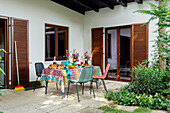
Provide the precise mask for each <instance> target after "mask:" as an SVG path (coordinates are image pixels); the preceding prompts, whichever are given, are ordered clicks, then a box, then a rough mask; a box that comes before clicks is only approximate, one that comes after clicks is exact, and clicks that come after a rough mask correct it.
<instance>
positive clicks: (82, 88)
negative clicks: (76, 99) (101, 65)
mask: <svg viewBox="0 0 170 113" xmlns="http://www.w3.org/2000/svg"><path fill="white" fill-rule="evenodd" d="M83 94H84V83H82V95H83Z"/></svg>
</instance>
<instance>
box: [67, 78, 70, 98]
mask: <svg viewBox="0 0 170 113" xmlns="http://www.w3.org/2000/svg"><path fill="white" fill-rule="evenodd" d="M69 88H70V81H68V89H67V98H68V93H69Z"/></svg>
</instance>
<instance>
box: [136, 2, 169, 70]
mask: <svg viewBox="0 0 170 113" xmlns="http://www.w3.org/2000/svg"><path fill="white" fill-rule="evenodd" d="M146 3H147V4H148V5H149V6H150V7H151V10H137V11H135V12H138V13H142V14H147V15H151V18H150V19H149V20H148V22H147V23H146V24H148V23H150V22H151V21H153V20H156V19H159V21H158V22H157V23H156V25H157V26H158V29H157V30H156V31H155V32H158V33H159V36H158V37H157V39H156V40H155V44H154V46H153V47H154V49H155V50H154V54H153V55H152V56H153V65H155V64H156V65H157V66H158V64H157V63H158V62H159V57H163V60H164V59H166V61H167V63H166V65H167V70H168V71H170V66H169V65H170V35H169V34H168V33H169V32H170V31H167V32H165V33H164V32H162V31H161V30H162V29H163V28H168V27H170V7H168V5H167V4H168V3H167V0H163V2H162V5H161V6H160V7H159V6H156V5H155V4H153V3H148V2H146ZM146 24H144V25H146ZM160 43H163V47H160V46H158V45H159V44H160ZM162 53H163V54H162Z"/></svg>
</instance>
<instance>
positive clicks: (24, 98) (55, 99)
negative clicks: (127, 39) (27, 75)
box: [0, 80, 166, 113]
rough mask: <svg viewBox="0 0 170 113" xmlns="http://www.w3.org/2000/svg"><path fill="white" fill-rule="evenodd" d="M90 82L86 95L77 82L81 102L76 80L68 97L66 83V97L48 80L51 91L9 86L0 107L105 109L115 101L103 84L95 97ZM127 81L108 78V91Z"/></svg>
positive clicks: (48, 112) (25, 112)
mask: <svg viewBox="0 0 170 113" xmlns="http://www.w3.org/2000/svg"><path fill="white" fill-rule="evenodd" d="M89 85H90V84H88V83H87V84H85V88H84V95H82V90H81V86H80V85H79V86H78V89H79V96H80V102H78V101H77V93H76V87H75V84H71V87H70V91H69V96H68V98H67V95H66V92H67V87H65V93H64V96H65V97H64V98H63V99H62V96H61V90H60V88H59V89H58V90H57V89H56V84H55V83H49V87H48V93H47V95H45V88H38V89H36V90H35V92H33V90H28V91H18V92H14V91H13V90H9V89H8V90H7V92H6V93H3V94H2V96H0V99H1V101H0V111H3V112H4V113H60V112H64V113H102V111H101V110H100V109H98V108H100V107H102V106H104V105H107V104H109V103H112V101H108V100H107V99H104V94H105V90H104V88H103V86H101V87H99V89H96V84H95V83H94V84H93V86H94V90H95V95H96V98H94V97H93V92H92V93H91V95H90V90H89ZM125 85H127V83H126V82H116V81H110V80H106V86H107V89H108V91H117V89H119V88H120V87H121V86H125ZM136 108H137V107H129V106H120V105H116V109H121V110H127V111H130V112H132V111H134V109H136ZM152 113H166V112H164V111H161V110H153V111H152Z"/></svg>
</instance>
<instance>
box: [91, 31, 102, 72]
mask: <svg viewBox="0 0 170 113" xmlns="http://www.w3.org/2000/svg"><path fill="white" fill-rule="evenodd" d="M92 65H95V66H100V68H101V70H102V71H103V28H94V29H92Z"/></svg>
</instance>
